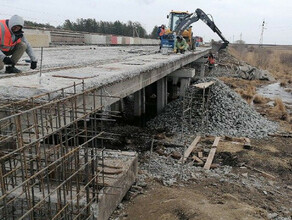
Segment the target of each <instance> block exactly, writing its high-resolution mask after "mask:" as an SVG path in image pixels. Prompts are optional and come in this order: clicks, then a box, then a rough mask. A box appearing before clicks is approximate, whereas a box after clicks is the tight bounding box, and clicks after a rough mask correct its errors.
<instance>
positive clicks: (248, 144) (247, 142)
mask: <svg viewBox="0 0 292 220" xmlns="http://www.w3.org/2000/svg"><path fill="white" fill-rule="evenodd" d="M244 141H245V142H244V145H243V146H244V147H247V148H250V147H251V146H250V139H249V138H244Z"/></svg>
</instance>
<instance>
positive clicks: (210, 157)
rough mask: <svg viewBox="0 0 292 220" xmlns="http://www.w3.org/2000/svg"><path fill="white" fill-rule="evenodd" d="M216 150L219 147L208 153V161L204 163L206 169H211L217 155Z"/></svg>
mask: <svg viewBox="0 0 292 220" xmlns="http://www.w3.org/2000/svg"><path fill="white" fill-rule="evenodd" d="M216 150H217V148H215V147H214V148H212V149H211V150H210V153H209V155H208V158H207V161H206V163H205V165H204V169H206V170H209V169H210V167H211V164H212V162H213V159H214V156H215V153H216Z"/></svg>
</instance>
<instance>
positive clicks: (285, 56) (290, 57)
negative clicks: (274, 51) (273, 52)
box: [280, 53, 292, 66]
mask: <svg viewBox="0 0 292 220" xmlns="http://www.w3.org/2000/svg"><path fill="white" fill-rule="evenodd" d="M280 62H281V64H284V65H287V66H292V54H291V53H282V54H281V55H280Z"/></svg>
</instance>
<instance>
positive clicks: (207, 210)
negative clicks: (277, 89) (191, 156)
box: [111, 78, 292, 220]
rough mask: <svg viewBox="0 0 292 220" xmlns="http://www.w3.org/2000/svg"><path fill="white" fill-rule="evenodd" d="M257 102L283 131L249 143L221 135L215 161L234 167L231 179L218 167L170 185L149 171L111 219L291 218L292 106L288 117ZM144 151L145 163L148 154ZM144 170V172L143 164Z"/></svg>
mask: <svg viewBox="0 0 292 220" xmlns="http://www.w3.org/2000/svg"><path fill="white" fill-rule="evenodd" d="M221 80H223V81H224V82H225V83H226V84H227V85H229V86H230V87H231V88H233V89H236V88H237V89H238V88H242V89H245V88H244V87H245V86H246V85H247V84H251V86H254V87H258V86H260V85H263V84H266V83H267V82H264V83H262V82H255V81H246V82H243V81H241V80H238V79H234V78H223V79H221ZM253 95H254V94H253ZM255 105H256V106H255V109H257V111H258V112H259V113H261V114H262V115H264V116H266V117H267V118H269V119H270V120H273V121H277V122H279V125H280V128H279V130H280V131H281V133H280V134H279V135H277V136H269V137H266V138H263V139H251V147H249V148H246V147H244V145H243V144H242V143H240V141H237V140H236V139H235V140H234V139H231V140H223V141H220V142H219V146H218V148H217V151H216V154H215V158H214V162H213V163H214V164H216V163H218V164H219V163H220V164H221V165H228V166H231V167H232V169H231V172H230V173H229V174H228V175H227V181H226V178H225V180H224V181H223V179H222V178H221V177H220V174H216V171H215V170H216V168H215V169H214V172H215V174H216V175H209V174H208V172H202V173H201V174H200V176H199V177H198V176H197V177H195V176H194V178H192V179H189V180H188V181H180V182H177V183H175V184H174V185H172V186H165V185H163V184H162V183H161V181H159V180H157V179H156V178H151V177H148V178H147V179H146V180H145V184H144V185H143V186H142V187H140V188H141V189H140V191H139V193H136V194H134V196H131V195H130V196H129V195H128V196H126V197H125V199H124V201H123V202H122V203H121V204H120V206H119V207H118V209H117V210H116V211H115V213H114V214H113V216H112V217H111V219H131V220H132V219H143V220H144V219H145V220H148V219H149V220H154V219H161V220H188V219H190V220H191V219H202V220H204V219H206V220H207V219H208V220H209V219H222V220H229V219H230V220H231V219H232V220H233V219H287V220H288V219H291V218H292V124H291V117H292V115H291V111H290V110H289V109H288V111H287V112H288V113H287V114H288V118H284V119H283V118H281V117H280V115H279V114H275V111H272V110H271V109H270V110H269V108H272V107H269V106H267V105H266V102H265V103H258V104H255ZM289 111H290V112H289ZM283 135H284V136H283ZM285 135H286V136H285ZM131 143H135V141H131ZM147 145H148V146H146V149H144V150H149V148H150V145H149V143H148V144H147ZM130 148H131V147H130ZM147 148H148V149H147ZM140 150H141V149H140ZM142 155H143V153H142V154H141V156H140V163H143V162H144V159H145V158H143V156H142ZM139 172H140V174H143V171H142V170H140V171H139ZM194 175H196V173H194ZM229 180H230V181H229ZM130 191H131V190H130Z"/></svg>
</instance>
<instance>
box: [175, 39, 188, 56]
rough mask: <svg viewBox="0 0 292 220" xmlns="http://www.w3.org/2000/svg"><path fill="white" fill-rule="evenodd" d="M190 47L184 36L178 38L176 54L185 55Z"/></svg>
mask: <svg viewBox="0 0 292 220" xmlns="http://www.w3.org/2000/svg"><path fill="white" fill-rule="evenodd" d="M188 47H189V45H188V44H187V42H186V40H185V39H184V38H183V37H182V36H177V37H176V41H175V43H174V52H175V53H185V51H186V50H187V49H188Z"/></svg>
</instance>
